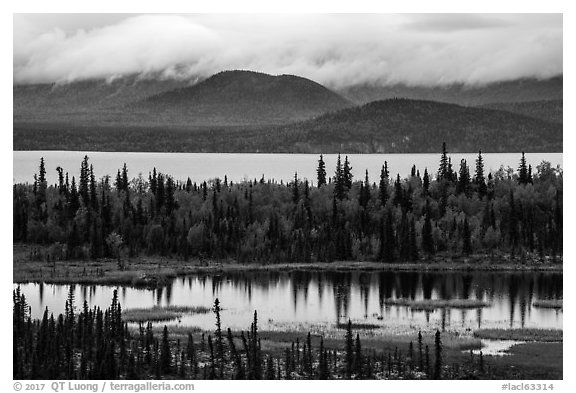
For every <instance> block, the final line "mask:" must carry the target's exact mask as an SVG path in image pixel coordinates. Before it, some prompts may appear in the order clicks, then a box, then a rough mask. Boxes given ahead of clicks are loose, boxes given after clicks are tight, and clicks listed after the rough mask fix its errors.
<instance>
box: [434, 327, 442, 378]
mask: <svg viewBox="0 0 576 393" xmlns="http://www.w3.org/2000/svg"><path fill="white" fill-rule="evenodd" d="M434 353H435V355H436V361H435V362H434V379H442V361H443V359H442V340H441V338H440V331H439V330H436V334H435V335H434Z"/></svg>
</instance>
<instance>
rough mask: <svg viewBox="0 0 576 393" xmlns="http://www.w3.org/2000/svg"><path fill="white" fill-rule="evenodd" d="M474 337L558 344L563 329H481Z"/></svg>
mask: <svg viewBox="0 0 576 393" xmlns="http://www.w3.org/2000/svg"><path fill="white" fill-rule="evenodd" d="M474 336H475V337H478V338H484V339H488V340H514V341H537V342H558V341H562V336H563V331H562V330H561V329H532V328H522V329H480V330H476V331H475V332H474Z"/></svg>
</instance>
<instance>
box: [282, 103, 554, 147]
mask: <svg viewBox="0 0 576 393" xmlns="http://www.w3.org/2000/svg"><path fill="white" fill-rule="evenodd" d="M281 130H282V132H281V135H282V138H281V139H280V138H279V140H282V142H283V144H284V145H288V146H293V148H292V149H293V150H295V151H326V152H328V151H332V152H334V151H346V152H359V153H360V152H362V153H407V152H435V151H437V150H438V144H439V143H441V142H442V141H445V142H446V143H447V144H448V145H449V146H451V149H452V150H453V151H460V152H473V151H476V150H478V149H482V150H483V151H486V152H507V151H508V152H509V151H522V150H525V151H549V152H552V151H562V125H561V124H555V123H549V122H545V121H543V120H539V119H534V118H530V117H526V116H522V115H518V114H514V113H510V112H505V111H497V110H492V109H484V108H472V107H463V106H459V105H455V104H445V103H439V102H434V101H419V100H407V99H391V100H385V101H376V102H372V103H369V104H366V105H364V106H361V107H355V108H350V109H344V110H342V111H340V112H337V113H335V114H328V115H325V116H321V117H319V118H316V119H314V120H310V121H306V122H302V123H300V124H294V125H291V126H287V127H282V129H281Z"/></svg>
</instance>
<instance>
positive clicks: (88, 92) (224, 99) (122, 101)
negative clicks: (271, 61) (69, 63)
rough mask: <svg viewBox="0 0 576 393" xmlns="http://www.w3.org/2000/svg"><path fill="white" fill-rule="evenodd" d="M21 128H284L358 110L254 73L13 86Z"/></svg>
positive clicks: (292, 80)
mask: <svg viewBox="0 0 576 393" xmlns="http://www.w3.org/2000/svg"><path fill="white" fill-rule="evenodd" d="M13 97H14V121H15V122H24V123H58V124H68V125H94V124H98V125H102V126H113V125H116V126H119V127H124V126H133V125H140V126H165V127H195V126H216V125H217V126H237V125H243V126H247V125H261V124H274V125H277V124H285V123H289V122H293V121H298V120H303V119H308V118H311V117H314V116H318V115H320V114H324V113H326V112H329V111H336V110H339V109H342V108H345V107H349V106H351V105H352V104H351V103H350V102H348V101H347V100H346V99H344V98H342V97H341V96H339V95H338V94H336V93H334V92H332V91H331V90H329V89H327V88H325V87H324V86H322V85H320V84H318V83H316V82H313V81H311V80H309V79H305V78H300V77H297V76H292V75H280V76H272V75H267V74H262V73H256V72H250V71H226V72H221V73H218V74H216V75H213V76H212V77H210V78H208V79H205V80H203V81H200V82H197V83H195V81H194V80H180V81H179V80H171V79H160V78H153V77H147V78H141V77H139V76H129V77H122V78H118V79H115V80H112V81H111V82H107V81H104V80H89V81H79V82H71V83H67V84H40V85H21V86H18V85H17V86H14V88H13Z"/></svg>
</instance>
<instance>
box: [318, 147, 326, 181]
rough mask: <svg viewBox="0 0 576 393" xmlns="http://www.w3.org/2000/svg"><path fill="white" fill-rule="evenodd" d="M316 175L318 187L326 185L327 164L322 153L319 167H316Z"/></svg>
mask: <svg viewBox="0 0 576 393" xmlns="http://www.w3.org/2000/svg"><path fill="white" fill-rule="evenodd" d="M316 176H317V182H318V188H320V187H322V186H325V185H326V164H325V163H324V158H323V157H322V154H320V159H319V160H318V169H316Z"/></svg>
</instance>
